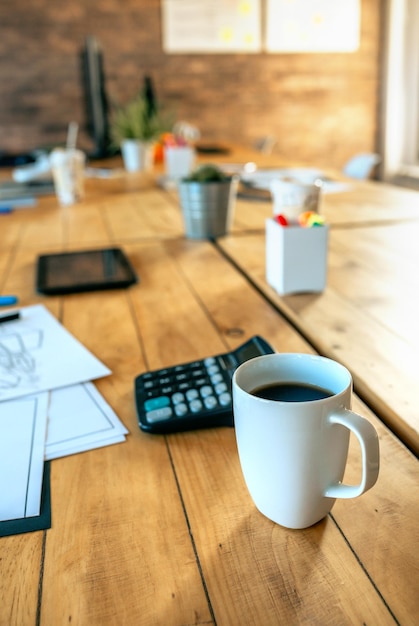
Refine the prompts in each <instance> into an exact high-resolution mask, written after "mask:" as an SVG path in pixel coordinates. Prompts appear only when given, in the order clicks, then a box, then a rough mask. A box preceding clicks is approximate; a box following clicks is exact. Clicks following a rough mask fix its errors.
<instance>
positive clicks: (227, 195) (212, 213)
mask: <svg viewBox="0 0 419 626" xmlns="http://www.w3.org/2000/svg"><path fill="white" fill-rule="evenodd" d="M237 186H238V178H237V177H234V176H233V177H232V178H231V179H229V180H226V181H214V182H196V181H186V180H182V181H181V182H180V183H179V200H180V205H181V208H182V214H183V221H184V224H185V234H186V237H188V238H189V239H208V238H215V237H222V236H223V235H226V234H227V233H228V231H229V230H230V226H231V223H232V220H233V213H234V205H235V201H236V195H237Z"/></svg>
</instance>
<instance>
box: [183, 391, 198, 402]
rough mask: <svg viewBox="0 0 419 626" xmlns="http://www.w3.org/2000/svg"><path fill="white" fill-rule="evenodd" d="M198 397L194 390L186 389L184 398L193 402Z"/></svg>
mask: <svg viewBox="0 0 419 626" xmlns="http://www.w3.org/2000/svg"><path fill="white" fill-rule="evenodd" d="M198 396H199V394H198V392H197V390H196V389H188V391H187V392H186V397H187V398H188V400H189V401H191V400H195V398H198Z"/></svg>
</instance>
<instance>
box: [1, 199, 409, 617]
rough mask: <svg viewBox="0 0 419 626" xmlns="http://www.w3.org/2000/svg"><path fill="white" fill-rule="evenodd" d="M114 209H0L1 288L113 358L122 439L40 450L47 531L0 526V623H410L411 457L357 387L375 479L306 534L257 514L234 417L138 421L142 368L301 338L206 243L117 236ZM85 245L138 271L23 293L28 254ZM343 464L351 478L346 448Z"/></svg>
mask: <svg viewBox="0 0 419 626" xmlns="http://www.w3.org/2000/svg"><path fill="white" fill-rule="evenodd" d="M133 193H137V192H133ZM152 197H155V196H154V195H153V196H152ZM126 200H127V199H126ZM143 200H145V198H143ZM111 205H112V206H111ZM150 210H152V211H153V220H154V221H153V224H159V223H166V216H167V214H168V213H167V206H166V202H165V201H163V202H162V204H161V205H160V206H159V203H158V202H156V203H155V205H154V206H153V208H152V209H150ZM169 213H170V212H169ZM160 218H161V219H160ZM118 221H119V220H118V203H116V202H114V203H113V204H112V203H111V204H110V205H107V204H106V202H105V201H104V202H103V204H102V203H99V202H98V201H96V200H94V201H90V200H89V198H87V199H86V202H85V203H82V204H80V205H77V206H74V207H71V208H69V209H66V210H61V209H58V208H57V206H56V205H55V204H54V202H53V200H52V199H46V200H45V201H43V202H42V203H41V205H40V207H39V208H38V209H36V210H30V211H29V210H28V211H23V210H22V211H16V212H15V213H13V214H11V215H7V216H2V222H1V238H2V254H1V256H0V259H1V263H0V287H1V292H2V293H7V292H9V293H10V292H14V293H16V294H17V295H18V296H19V298H20V304H21V305H22V306H24V305H28V304H31V303H35V302H43V303H44V304H45V305H46V306H47V307H48V309H49V310H50V311H51V312H52V313H53V314H54V315H56V317H57V318H58V319H60V321H61V322H62V323H63V324H64V325H65V327H66V328H68V330H70V331H71V332H72V333H73V334H74V335H75V336H76V337H77V338H78V339H79V340H80V341H82V342H83V343H84V345H86V346H87V347H88V348H89V349H90V350H91V351H92V352H93V353H94V354H95V355H96V356H97V357H98V358H100V359H101V360H102V361H103V362H104V363H105V364H106V365H108V366H109V367H110V369H111V370H112V374H111V375H110V376H109V377H106V378H103V379H101V380H99V381H97V383H96V384H97V387H98V389H99V391H100V392H101V393H102V394H103V396H104V397H105V399H106V400H107V401H108V402H109V403H110V404H111V406H112V407H113V408H114V410H115V411H116V413H117V414H118V416H119V417H120V418H121V420H122V421H123V422H124V423H125V425H126V426H127V427H128V428H129V430H130V435H129V437H128V439H127V441H126V442H125V443H123V444H118V445H114V446H109V447H106V448H103V449H99V450H92V451H90V452H86V453H83V454H78V455H74V456H70V457H66V458H63V459H58V460H55V461H53V462H52V478H51V491H52V528H51V529H50V530H48V531H45V532H34V533H30V534H26V535H17V536H12V537H6V538H0V555H1V561H0V577H1V578H0V579H1V582H0V606H1V607H2V608H1V611H0V624H1V625H2V626H3V625H4V626H6V625H7V626H15V625H16V626H17V625H19V626H22V625H23V626H26V624H41V625H42V624H44V625H45V626H49V625H50V624H54V625H55V624H64V623H66V624H68V623H73V624H77V625H89V626H92V625H95V624H117V625H120V624H147V626H148V625H149V624H155V625H156V626H160V625H161V624H173V625H184V624H216V623H217V624H223V625H224V624H231V625H234V626H235V625H236V624H264V625H269V624H272V625H277V624H304V623H305V624H310V625H311V624H316V623H317V624H348V625H349V624H351V625H352V624H354V623H359V624H362V623H366V624H380V625H381V624H395V623H400V624H414V622H415V619H416V617H417V614H418V609H419V601H418V596H417V570H418V553H419V551H418V535H417V519H418V517H419V499H418V498H417V484H418V478H419V472H418V465H417V461H416V459H415V458H414V457H413V455H412V454H411V453H409V452H408V451H407V450H406V449H405V447H404V446H403V445H402V444H401V443H400V442H399V441H398V439H397V438H396V437H395V436H394V435H393V434H392V433H391V432H390V431H389V430H388V429H387V428H386V427H385V426H383V424H382V423H381V422H380V421H379V420H377V419H376V418H375V416H374V415H373V414H372V413H371V411H370V410H369V409H368V408H367V407H366V406H365V405H363V404H362V402H361V401H360V400H359V399H358V398H357V397H355V399H354V409H355V410H357V411H358V412H360V413H362V414H364V415H365V416H366V417H368V418H369V419H371V421H373V423H374V424H375V425H376V427H377V429H378V432H379V436H380V446H381V456H382V469H381V473H380V477H379V480H378V483H377V484H376V486H375V487H374V488H373V489H372V490H371V491H369V492H368V493H367V494H365V495H364V496H362V497H361V498H359V499H358V500H354V501H347V502H344V501H340V502H338V503H337V504H336V505H335V507H334V509H333V510H332V513H331V514H330V515H329V516H328V517H327V518H326V519H325V520H323V521H322V522H320V523H319V524H317V525H315V526H314V527H312V528H310V529H306V530H303V531H290V530H286V529H284V528H281V527H280V526H278V525H275V524H274V523H272V522H270V521H269V520H267V519H266V518H264V517H263V516H262V515H261V514H259V513H258V512H257V511H256V509H255V508H254V506H253V504H252V502H251V500H250V497H249V496H248V493H247V491H246V487H245V485H244V482H243V478H242V475H241V470H240V467H239V461H238V456H237V451H236V445H235V438H234V431H233V429H230V428H219V429H214V430H207V431H197V432H191V433H183V434H177V435H170V436H167V437H161V436H152V435H147V434H144V433H142V432H140V431H139V429H138V426H137V423H136V416H135V409H134V401H133V379H134V377H135V376H136V375H137V374H139V373H140V372H142V371H144V370H145V369H147V368H150V369H152V368H158V367H162V366H165V365H173V364H175V363H179V362H182V361H188V360H193V359H197V358H201V357H204V356H208V355H210V354H214V353H218V352H223V351H225V350H228V349H232V348H234V347H236V346H237V345H239V343H241V342H242V341H244V340H245V339H246V338H248V337H250V336H251V335H253V334H256V333H260V334H262V335H263V336H265V337H266V339H267V340H268V341H270V342H271V343H272V345H273V346H274V347H275V348H276V349H277V350H278V351H302V352H311V351H312V347H311V346H310V345H309V344H308V343H307V342H306V341H305V340H304V339H303V338H302V336H301V335H300V334H299V333H298V332H296V331H295V330H294V329H293V328H292V326H290V325H289V324H288V323H287V322H286V321H285V319H284V318H283V317H282V316H281V314H279V313H278V311H277V310H276V309H275V307H273V306H272V305H271V304H270V303H269V302H268V301H267V300H266V299H265V298H264V297H262V295H261V294H260V293H258V292H257V291H256V290H255V289H254V288H253V287H252V286H251V285H250V284H249V282H248V280H247V279H246V278H245V277H244V276H242V275H241V274H240V273H239V272H238V271H237V270H236V269H235V268H234V267H233V266H232V265H231V263H230V262H229V261H228V260H226V259H225V258H224V257H223V255H222V254H220V252H219V250H218V249H217V247H216V246H215V245H213V244H211V243H209V242H205V241H203V242H191V241H186V240H185V239H184V238H183V237H182V236H179V237H176V236H174V237H170V236H167V233H164V236H159V233H158V231H157V232H155V233H154V236H152V227H150V232H149V236H148V237H146V238H143V237H142V233H134V232H132V233H129V232H128V231H127V230H125V231H124V233H118V235H116V234H115V232H117V231H116V230H115V229H116V226H115V224H116V223H118ZM120 227H121V228H122V226H120ZM124 228H125V227H124ZM237 239H239V238H237ZM81 244H83V247H84V246H100V245H104V244H121V245H122V246H123V248H124V249H125V251H126V252H127V253H128V254H129V256H130V259H131V261H132V262H133V264H134V266H135V268H136V269H137V271H138V273H139V275H140V277H141V282H140V283H139V284H138V285H135V286H134V287H132V288H130V289H129V290H126V291H115V292H97V293H86V294H77V295H76V294H75V295H70V296H66V297H51V298H46V297H41V296H39V295H36V294H35V292H34V260H35V258H36V255H37V253H38V252H39V250H40V248H41V249H42V250H45V249H49V250H57V249H63V248H66V249H75V248H79V247H81ZM347 474H348V475H347V478H348V480H352V481H356V480H357V477H358V475H359V457H358V450H357V446H356V445H354V446H353V445H352V447H351V452H350V463H349V467H348V473H347Z"/></svg>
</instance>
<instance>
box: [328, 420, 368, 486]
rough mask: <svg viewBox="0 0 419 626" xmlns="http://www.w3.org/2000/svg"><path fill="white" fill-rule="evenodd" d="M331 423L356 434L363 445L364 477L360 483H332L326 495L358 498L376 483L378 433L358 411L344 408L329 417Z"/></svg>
mask: <svg viewBox="0 0 419 626" xmlns="http://www.w3.org/2000/svg"><path fill="white" fill-rule="evenodd" d="M328 422H329V424H341V425H342V426H345V427H346V428H349V430H350V431H352V432H353V433H354V435H356V437H357V439H358V441H359V444H360V446H361V456H362V478H361V482H360V483H359V485H345V484H343V483H338V484H337V485H330V486H329V487H328V488H327V489H326V491H325V493H324V495H325V496H326V497H328V498H357V497H358V496H360V495H361V494H363V493H364V492H365V491H368V489H371V487H372V486H373V485H375V483H376V481H377V478H378V471H379V468H380V450H379V445H378V435H377V431H376V430H375V428H374V426H373V425H372V424H371V423H370V422H369V421H368V420H366V419H365V418H364V417H361V416H360V415H358V414H357V413H353V412H352V411H349V410H348V409H343V410H342V411H339V412H337V413H333V414H332V415H329V417H328Z"/></svg>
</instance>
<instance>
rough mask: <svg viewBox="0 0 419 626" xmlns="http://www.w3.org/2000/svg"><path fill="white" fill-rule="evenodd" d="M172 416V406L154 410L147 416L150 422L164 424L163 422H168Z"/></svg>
mask: <svg viewBox="0 0 419 626" xmlns="http://www.w3.org/2000/svg"><path fill="white" fill-rule="evenodd" d="M172 415H173V411H172V409H171V408H170V406H166V407H163V408H161V409H153V410H152V411H148V412H147V413H146V414H145V416H146V418H147V419H148V421H149V422H162V421H163V420H168V419H169V418H170V417H172Z"/></svg>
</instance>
